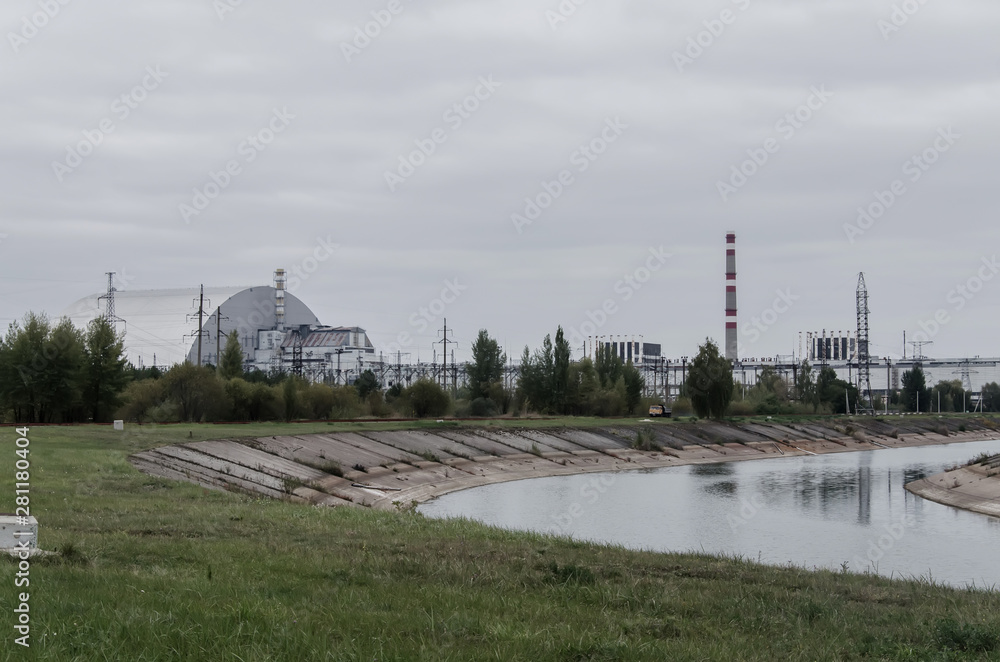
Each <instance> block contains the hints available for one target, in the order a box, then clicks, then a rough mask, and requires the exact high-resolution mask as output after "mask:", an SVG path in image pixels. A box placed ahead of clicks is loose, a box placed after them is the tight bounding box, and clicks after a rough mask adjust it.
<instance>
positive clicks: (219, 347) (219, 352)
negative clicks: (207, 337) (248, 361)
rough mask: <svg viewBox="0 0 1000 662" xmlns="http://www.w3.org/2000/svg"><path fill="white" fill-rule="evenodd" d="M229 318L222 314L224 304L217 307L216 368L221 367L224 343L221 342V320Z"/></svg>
mask: <svg viewBox="0 0 1000 662" xmlns="http://www.w3.org/2000/svg"><path fill="white" fill-rule="evenodd" d="M227 319H229V318H228V317H223V316H222V306H219V307H218V308H216V309H215V354H216V356H215V368H216V370H218V369H219V366H220V365H221V363H222V345H221V344H220V341H221V339H222V325H221V324H220V322H221V320H227Z"/></svg>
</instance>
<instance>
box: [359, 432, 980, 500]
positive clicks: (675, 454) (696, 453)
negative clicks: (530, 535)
mask: <svg viewBox="0 0 1000 662" xmlns="http://www.w3.org/2000/svg"><path fill="white" fill-rule="evenodd" d="M996 439H1000V434H997V433H983V432H978V431H977V432H962V433H957V434H954V435H949V436H944V435H939V434H926V435H917V434H913V435H900V438H899V439H892V438H888V439H879V440H878V441H877V442H876V443H872V442H871V441H858V440H855V439H851V440H843V441H838V442H831V443H823V442H819V443H817V442H816V441H815V440H808V439H806V440H793V441H786V442H751V443H748V444H745V445H741V444H732V446H744V447H746V448H755V447H756V446H761V448H756V451H757V452H739V450H738V449H732V448H728V446H730V445H728V444H727V445H724V446H725V447H727V449H726V451H724V452H719V453H715V454H709V453H706V452H705V448H710V447H705V446H688V447H685V448H684V449H681V450H674V449H671V450H669V451H666V452H668V453H670V456H668V457H666V458H663V457H662V455H663V454H662V453H652V452H642V451H632V453H629V454H628V455H627V456H624V457H622V458H621V459H619V460H617V461H612V462H610V463H603V462H601V463H598V461H597V460H596V459H595V460H594V461H595V464H594V465H587V464H573V465H572V468H571V469H568V467H569V465H567V466H557V467H551V468H550V467H546V466H545V465H541V466H539V464H540V463H538V462H532V459H534V460H537V459H538V458H536V457H534V456H530V457H525V458H516V459H518V460H520V461H521V462H523V466H522V467H520V468H519V469H514V470H507V469H502V470H501V471H502V473H500V472H498V473H494V474H485V475H482V476H481V477H468V478H467V477H454V478H451V479H450V480H448V481H447V482H444V481H442V482H441V483H440V484H438V483H434V484H427V485H423V486H420V487H416V488H411V489H409V490H405V491H402V492H398V493H395V494H396V496H386V497H383V498H380V499H378V500H377V501H376V502H375V503H373V504H372V507H373V508H377V509H383V510H387V509H392V508H396V507H397V506H396V505H395V504H396V503H401V504H408V503H409V504H411V505H419V504H422V503H426V502H428V501H431V500H433V499H436V498H438V497H441V496H444V495H446V494H451V493H453V492H460V491H462V490H467V489H472V488H475V487H482V486H484V485H494V484H497V483H506V482H513V481H518V480H529V479H532V478H548V477H551V476H568V475H577V474H587V473H614V472H619V471H642V470H647V469H662V468H664V467H680V466H688V465H695V464H716V463H719V462H742V461H752V460H765V459H775V458H782V457H808V456H810V455H826V454H830V453H856V452H863V451H876V450H889V449H893V448H913V447H917V446H943V445H949V444H961V443H968V442H974V441H993V440H996ZM887 441H888V442H892V443H886V442H887ZM769 446H770V447H771V448H770V450H769V449H768V448H767V447H769ZM777 448H781V451H778V450H776V449H777ZM595 454H596V453H595ZM509 459H510V460H514V459H515V458H513V457H511V458H509ZM544 459H546V460H553V459H557V458H544ZM449 466H455V468H459V469H460V468H461V464H459V463H454V464H451V465H449ZM560 469H568V470H560ZM917 482H919V481H917ZM997 483H998V486H1000V480H998V481H997ZM907 489H909V486H907ZM911 491H912V490H911ZM914 493H915V494H917V493H916V492H914ZM918 495H919V496H923V495H922V494H918ZM998 497H1000V491H998ZM931 500H932V501H934V500H935V499H931ZM947 505H950V504H947ZM995 508H996V511H995V514H996V515H997V516H1000V498H998V499H997V500H996V504H995ZM987 514H992V513H987Z"/></svg>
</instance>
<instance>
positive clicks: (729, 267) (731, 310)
mask: <svg viewBox="0 0 1000 662" xmlns="http://www.w3.org/2000/svg"><path fill="white" fill-rule="evenodd" d="M736 329H737V324H736V234H735V233H733V232H730V233H728V234H727V235H726V358H727V359H729V360H730V361H733V362H734V363H735V362H736V361H738V360H739V353H738V351H737V346H738V344H739V343H738V341H737V339H736Z"/></svg>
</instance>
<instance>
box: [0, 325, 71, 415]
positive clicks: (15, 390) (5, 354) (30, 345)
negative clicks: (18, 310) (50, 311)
mask: <svg viewBox="0 0 1000 662" xmlns="http://www.w3.org/2000/svg"><path fill="white" fill-rule="evenodd" d="M82 363H83V349H82V336H81V334H80V332H79V331H77V330H76V329H74V328H73V326H72V324H71V323H70V322H69V320H66V319H64V320H62V321H61V322H60V323H59V324H58V325H56V326H55V327H54V328H53V327H52V326H51V325H50V323H49V320H48V317H46V316H45V315H44V314H35V313H32V312H29V313H27V314H26V315H25V316H24V318H23V320H22V321H21V322H20V323H19V322H13V323H11V325H10V326H9V327H8V329H7V335H6V336H5V337H4V339H3V342H2V343H0V399H2V401H3V406H4V408H5V409H7V410H8V411H9V412H10V413H11V415H12V416H13V418H14V420H15V421H16V422H18V423H46V422H53V421H69V420H72V418H73V416H74V410H76V409H77V405H78V404H79V402H80V395H79V394H80V387H81V383H80V379H81V377H80V375H81V369H82Z"/></svg>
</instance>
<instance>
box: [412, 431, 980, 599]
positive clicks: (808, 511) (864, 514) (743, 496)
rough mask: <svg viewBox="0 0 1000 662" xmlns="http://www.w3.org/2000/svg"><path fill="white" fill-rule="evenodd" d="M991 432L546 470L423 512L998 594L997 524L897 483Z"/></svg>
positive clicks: (955, 456) (966, 456)
mask: <svg viewBox="0 0 1000 662" xmlns="http://www.w3.org/2000/svg"><path fill="white" fill-rule="evenodd" d="M982 452H991V453H997V452H1000V440H997V441H983V442H970V443H962V444H950V445H942V446H922V447H916V448H897V449H891V450H876V451H866V452H854V453H837V454H828V455H818V456H809V457H789V458H775V459H766V460H754V461H744V462H727V463H721V464H701V465H687V466H682V467H670V468H666V469H652V470H646V471H637V472H621V473H614V474H583V475H576V476H555V477H550V478H534V479H530V480H523V481H516V482H511V483H500V484H497V485H487V486H483V487H477V488H473V489H470V490H465V491H462V492H455V493H452V494H448V495H445V496H443V497H440V498H438V499H435V500H434V501H431V502H428V503H426V504H423V505H422V506H420V512H422V513H424V514H425V515H427V516H429V517H469V518H472V519H476V520H479V521H482V522H485V523H487V524H492V525H495V526H501V527H505V528H511V529H521V530H530V531H538V532H548V533H558V534H563V535H571V536H573V537H574V538H577V539H585V540H592V541H596V542H608V543H615V544H621V545H624V546H626V547H630V548H634V549H648V550H655V551H679V552H684V551H704V552H709V553H712V554H727V555H734V554H738V555H743V556H748V557H752V558H754V559H759V560H761V561H763V562H765V563H771V564H777V565H781V564H793V565H797V566H804V567H808V568H814V567H818V568H829V569H835V570H840V569H842V568H843V567H844V564H845V563H846V564H847V568H848V569H849V570H851V571H855V572H864V571H871V572H877V573H879V574H882V575H886V576H896V577H900V576H902V577H922V578H927V579H932V580H934V581H940V582H945V583H949V584H952V585H956V586H969V585H975V586H984V585H985V586H989V587H995V588H997V589H1000V563H998V560H1000V552H998V551H997V550H1000V519H996V518H991V517H988V516H986V515H979V514H976V513H970V512H966V511H963V510H958V509H955V508H951V507H949V506H943V505H940V504H937V503H934V502H931V501H927V500H925V499H922V498H920V497H917V496H914V495H912V494H910V493H909V492H907V491H906V490H904V489H903V485H904V484H905V483H907V482H910V481H912V480H916V479H918V478H922V477H924V476H928V475H931V474H935V473H938V472H940V471H944V470H945V469H946V468H950V467H951V466H953V465H955V464H964V463H965V462H967V461H968V460H970V459H972V458H973V457H975V456H976V455H978V454H979V453H982Z"/></svg>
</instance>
